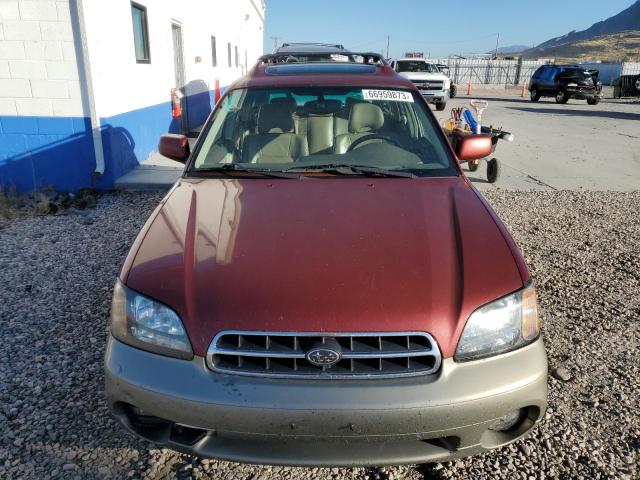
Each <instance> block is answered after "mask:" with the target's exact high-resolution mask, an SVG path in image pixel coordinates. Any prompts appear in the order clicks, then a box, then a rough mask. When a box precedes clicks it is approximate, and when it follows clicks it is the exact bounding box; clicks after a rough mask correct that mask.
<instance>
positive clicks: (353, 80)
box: [230, 52, 415, 90]
mask: <svg viewBox="0 0 640 480" xmlns="http://www.w3.org/2000/svg"><path fill="white" fill-rule="evenodd" d="M296 53H299V52H296ZM341 53H343V54H344V52H341ZM348 54H349V55H351V56H354V57H360V58H362V60H363V61H362V62H356V61H348V62H337V61H336V62H331V61H319V62H309V63H286V62H283V61H282V58H283V52H277V53H274V54H269V55H263V56H262V57H260V59H259V60H258V63H257V64H256V65H255V66H254V67H253V68H252V69H251V70H250V71H249V72H248V73H247V74H246V75H245V76H244V77H242V78H240V79H239V80H237V81H236V82H235V83H234V84H233V85H231V87H230V88H248V87H278V86H288V87H293V86H300V87H302V86H314V85H323V86H358V87H365V88H366V87H369V88H400V89H411V90H415V86H414V85H413V83H412V82H411V81H410V80H408V79H406V78H405V77H402V76H400V75H398V74H397V73H396V72H395V70H393V69H392V68H391V67H390V66H389V64H388V63H387V62H386V61H385V60H384V57H383V56H382V55H380V54H377V53H357V52H348Z"/></svg>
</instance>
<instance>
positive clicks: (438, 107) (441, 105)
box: [436, 102, 447, 112]
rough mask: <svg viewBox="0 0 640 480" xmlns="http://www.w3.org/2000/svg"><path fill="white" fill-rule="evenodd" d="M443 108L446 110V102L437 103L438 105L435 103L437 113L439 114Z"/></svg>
mask: <svg viewBox="0 0 640 480" xmlns="http://www.w3.org/2000/svg"><path fill="white" fill-rule="evenodd" d="M445 108H447V102H438V103H436V110H437V111H439V112H441V111H442V110H444V109H445Z"/></svg>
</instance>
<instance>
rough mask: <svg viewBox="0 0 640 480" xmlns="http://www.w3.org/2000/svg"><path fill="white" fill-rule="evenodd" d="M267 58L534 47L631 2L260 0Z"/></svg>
mask: <svg viewBox="0 0 640 480" xmlns="http://www.w3.org/2000/svg"><path fill="white" fill-rule="evenodd" d="M265 1H266V9H267V10H266V18H265V23H266V24H265V38H264V47H265V52H270V51H271V50H272V49H273V46H274V39H273V38H272V37H278V39H277V42H278V43H279V44H282V43H283V42H323V43H341V44H343V45H344V46H345V47H347V48H349V49H350V50H353V51H356V50H357V51H373V52H382V53H386V48H387V36H389V45H390V46H389V56H391V57H397V56H401V55H403V54H404V53H405V52H424V53H425V54H429V53H430V56H431V57H432V58H437V57H446V56H448V55H450V54H458V53H485V52H489V51H493V49H494V48H495V46H496V37H497V34H498V33H499V34H500V42H499V44H500V46H509V45H529V46H531V45H534V44H536V45H537V44H539V43H542V42H544V41H545V40H548V39H550V38H552V37H557V36H559V35H563V34H565V33H567V32H569V31H571V30H584V29H586V28H589V27H590V26H591V25H592V24H593V23H595V22H598V21H600V20H604V19H606V18H608V17H611V16H613V15H615V14H617V13H619V12H620V11H622V10H624V9H625V8H627V7H629V6H630V5H631V4H633V3H634V1H635V0H537V1H536V2H531V1H523V0H508V1H507V0H483V1H468V0H450V1H437V2H436V1H430V0H421V1H420V0H265Z"/></svg>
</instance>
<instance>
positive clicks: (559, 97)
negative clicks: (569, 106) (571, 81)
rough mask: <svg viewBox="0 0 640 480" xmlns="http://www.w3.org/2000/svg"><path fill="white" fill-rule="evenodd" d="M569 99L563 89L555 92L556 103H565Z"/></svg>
mask: <svg viewBox="0 0 640 480" xmlns="http://www.w3.org/2000/svg"><path fill="white" fill-rule="evenodd" d="M568 101H569V95H567V92H565V91H564V90H562V89H560V90H558V91H557V92H556V103H562V104H564V103H567V102H568Z"/></svg>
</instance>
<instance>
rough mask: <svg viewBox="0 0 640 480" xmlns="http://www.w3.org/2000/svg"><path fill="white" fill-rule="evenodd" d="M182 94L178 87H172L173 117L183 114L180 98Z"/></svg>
mask: <svg viewBox="0 0 640 480" xmlns="http://www.w3.org/2000/svg"><path fill="white" fill-rule="evenodd" d="M180 97H181V95H180V93H179V92H178V89H177V88H172V89H171V116H172V117H173V118H179V117H181V116H182V103H181V99H180Z"/></svg>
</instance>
